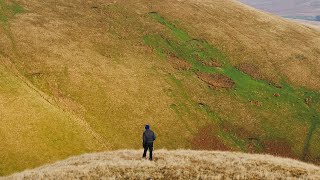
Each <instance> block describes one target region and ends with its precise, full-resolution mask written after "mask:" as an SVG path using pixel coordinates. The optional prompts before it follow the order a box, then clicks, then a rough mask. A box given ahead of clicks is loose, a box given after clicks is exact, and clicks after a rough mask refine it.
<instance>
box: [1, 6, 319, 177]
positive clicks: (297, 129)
mask: <svg viewBox="0 0 320 180" xmlns="http://www.w3.org/2000/svg"><path fill="white" fill-rule="evenodd" d="M0 2H1V3H0V5H1V9H0V17H1V18H0V19H1V28H0V29H1V31H0V33H1V40H0V54H1V57H0V62H1V71H0V72H1V74H4V75H3V76H2V77H1V78H4V79H3V81H1V82H3V83H1V94H0V96H1V97H3V98H1V101H0V103H1V104H0V107H2V108H1V119H0V120H1V123H2V124H3V127H2V129H1V133H2V134H3V132H5V136H1V138H3V139H5V141H2V142H4V143H1V144H0V147H1V152H0V156H1V157H3V158H2V159H5V160H3V161H1V162H0V167H2V169H0V174H2V175H4V174H8V173H12V172H14V171H19V170H22V169H25V168H30V167H34V166H36V165H40V164H43V163H45V162H53V161H55V160H56V159H58V158H64V157H66V156H68V155H71V154H79V153H83V152H91V151H100V150H108V149H122V148H140V146H141V142H140V138H141V133H142V132H141V131H142V130H143V126H144V124H145V123H150V124H151V128H154V130H155V132H156V133H157V135H158V137H159V138H158V140H157V144H156V145H157V147H161V148H168V149H177V148H192V149H220V150H235V151H245V152H255V153H270V154H276V155H281V156H286V157H294V158H300V159H303V160H308V161H313V162H319V153H318V152H319V151H320V142H319V140H318V139H317V138H318V137H319V136H320V130H319V126H318V123H319V101H318V100H319V99H320V95H319V92H318V91H319V90H320V74H319V72H320V71H319V70H318V67H319V63H320V62H319V58H318V57H319V55H320V49H319V47H320V32H319V31H316V30H314V29H310V28H308V27H306V26H303V25H299V24H296V23H293V22H289V21H286V20H283V19H280V18H278V17H274V16H270V15H267V14H264V13H262V12H259V11H257V10H254V9H252V8H248V7H246V6H243V5H242V4H240V3H238V2H236V1H225V0H217V1H206V0H201V1H196V0H186V1H167V0H164V1H146V0H140V1H133V0H132V1H131V0H128V1H102V0H101V1H100V0H96V1H77V0H75V1H68V2H66V1H62V0H59V1H56V0H55V1H50V0H49V1H36V0H28V1H25V0H19V1H7V0H0ZM244 27H245V28H244ZM5 67H6V68H5ZM8 78H9V79H12V80H10V81H9V80H7V79H8ZM12 86H13V87H14V88H11V87H12ZM12 89H16V90H17V91H18V92H20V94H19V93H18V94H17V93H14V92H15V91H13V90H12ZM10 97H16V98H17V99H19V100H20V101H16V102H15V103H12V99H10ZM22 120H24V121H22ZM33 122H36V123H35V124H34V125H33V126H32V129H28V127H29V126H28V123H33ZM6 137H11V138H6ZM56 137H57V138H58V137H59V138H58V140H57V139H55V138H56ZM22 147H24V148H22ZM40 150H41V151H40ZM12 152H14V153H12ZM44 152H45V153H44ZM44 154H46V155H44ZM35 159H38V160H35Z"/></svg>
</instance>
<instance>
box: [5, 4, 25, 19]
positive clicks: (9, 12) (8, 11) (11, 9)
mask: <svg viewBox="0 0 320 180" xmlns="http://www.w3.org/2000/svg"><path fill="white" fill-rule="evenodd" d="M24 11H25V10H24V8H23V7H22V6H20V5H19V4H18V3H16V2H12V3H6V2H5V1H4V0H0V22H1V23H7V22H8V20H9V19H10V18H12V17H14V16H15V15H17V14H20V13H23V12H24Z"/></svg>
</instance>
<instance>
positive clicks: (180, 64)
mask: <svg viewBox="0 0 320 180" xmlns="http://www.w3.org/2000/svg"><path fill="white" fill-rule="evenodd" d="M168 60H169V63H170V64H171V65H172V66H173V68H175V69H178V70H190V69H191V68H192V65H191V64H190V63H188V62H186V61H184V60H182V59H180V58H177V57H175V56H170V57H169V58H168Z"/></svg>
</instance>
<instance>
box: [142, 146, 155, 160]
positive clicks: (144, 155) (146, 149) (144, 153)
mask: <svg viewBox="0 0 320 180" xmlns="http://www.w3.org/2000/svg"><path fill="white" fill-rule="evenodd" d="M143 148H144V151H143V156H142V157H144V158H145V157H146V156H147V151H148V149H149V153H150V156H149V160H152V151H153V143H146V144H144V145H143Z"/></svg>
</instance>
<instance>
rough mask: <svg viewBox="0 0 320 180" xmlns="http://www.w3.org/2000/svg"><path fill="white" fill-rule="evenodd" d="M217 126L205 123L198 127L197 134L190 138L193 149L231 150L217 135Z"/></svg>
mask: <svg viewBox="0 0 320 180" xmlns="http://www.w3.org/2000/svg"><path fill="white" fill-rule="evenodd" d="M217 132H218V130H217V128H215V127H214V126H213V125H206V126H204V127H202V128H200V129H199V131H198V132H197V134H196V135H195V136H194V137H193V139H192V140H191V146H192V148H193V149H203V150H224V151H226V150H231V148H229V147H228V146H226V145H225V144H224V143H223V141H222V140H221V139H219V137H217Z"/></svg>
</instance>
